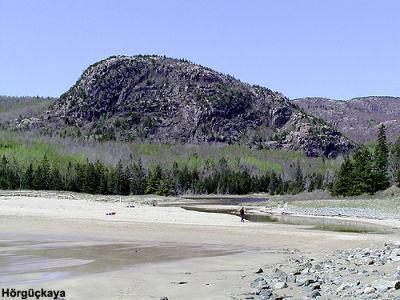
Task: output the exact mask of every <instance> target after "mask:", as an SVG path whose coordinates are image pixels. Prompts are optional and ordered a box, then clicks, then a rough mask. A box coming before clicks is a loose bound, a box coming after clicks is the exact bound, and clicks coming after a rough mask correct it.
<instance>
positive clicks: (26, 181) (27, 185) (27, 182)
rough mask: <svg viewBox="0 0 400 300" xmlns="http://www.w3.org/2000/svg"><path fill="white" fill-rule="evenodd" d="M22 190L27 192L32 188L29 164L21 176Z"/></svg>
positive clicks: (31, 172)
mask: <svg viewBox="0 0 400 300" xmlns="http://www.w3.org/2000/svg"><path fill="white" fill-rule="evenodd" d="M22 188H24V189H29V190H30V189H33V188H34V181H33V166H32V164H29V166H28V168H27V169H26V171H25V173H24V174H23V176H22Z"/></svg>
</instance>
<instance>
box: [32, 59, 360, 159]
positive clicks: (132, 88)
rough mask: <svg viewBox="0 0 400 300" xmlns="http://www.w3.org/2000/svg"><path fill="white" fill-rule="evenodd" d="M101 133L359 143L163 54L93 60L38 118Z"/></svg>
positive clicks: (255, 91)
mask: <svg viewBox="0 0 400 300" xmlns="http://www.w3.org/2000/svg"><path fill="white" fill-rule="evenodd" d="M38 124H39V125H40V126H39V127H42V128H43V127H44V128H46V131H47V132H48V131H49V130H53V131H54V130H55V131H58V132H62V131H64V132H65V131H66V130H65V128H73V129H74V130H75V132H78V133H77V134H79V135H83V136H84V137H87V138H95V139H97V140H123V141H150V142H157V143H182V144H208V143H212V144H215V143H216V144H241V145H248V146H251V147H254V146H255V147H261V148H262V147H267V148H278V149H281V148H283V149H292V150H302V151H304V152H305V153H306V154H307V155H308V156H321V155H324V156H326V157H334V156H337V155H338V154H341V153H346V152H348V151H349V150H350V149H352V148H353V144H352V143H351V142H350V141H349V140H348V139H347V138H346V137H344V136H343V135H342V134H341V133H340V132H339V131H337V130H335V129H334V128H332V127H331V126H330V125H328V124H327V123H325V122H324V121H322V120H321V119H318V118H315V117H313V116H311V115H309V114H307V113H305V112H304V111H302V110H301V109H299V107H298V106H297V105H295V104H294V103H293V102H291V101H290V100H289V99H288V98H287V97H285V96H284V95H282V94H281V93H278V92H274V91H271V90H270V89H267V88H264V87H260V86H252V85H249V84H246V83H243V82H241V81H240V80H237V79H235V78H233V77H232V76H229V75H224V74H221V73H219V72H216V71H213V70H211V69H209V68H206V67H203V66H200V65H197V64H193V63H191V62H188V61H186V60H177V59H172V58H167V57H160V56H141V55H139V56H113V57H109V58H107V59H105V60H102V61H99V62H97V63H95V64H93V65H91V66H89V67H88V68H87V69H86V70H85V71H84V72H83V74H82V75H81V77H80V78H79V80H78V81H77V82H76V84H75V85H74V86H72V87H71V88H70V89H69V90H68V91H67V92H66V93H64V94H63V95H61V96H60V98H59V99H58V100H56V101H55V103H54V105H53V107H52V108H51V109H50V111H48V113H47V114H46V116H45V117H44V118H43V119H42V120H41V121H40V122H35V125H36V126H37V125H38Z"/></svg>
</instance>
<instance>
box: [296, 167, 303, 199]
mask: <svg viewBox="0 0 400 300" xmlns="http://www.w3.org/2000/svg"><path fill="white" fill-rule="evenodd" d="M303 191H304V178H303V172H302V171H301V168H300V163H299V162H297V166H296V174H295V190H294V192H295V193H301V192H303Z"/></svg>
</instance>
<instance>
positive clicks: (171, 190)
mask: <svg viewBox="0 0 400 300" xmlns="http://www.w3.org/2000/svg"><path fill="white" fill-rule="evenodd" d="M325 186H326V183H325V180H324V176H323V175H322V174H319V173H314V174H309V175H305V174H303V172H302V169H301V167H300V165H299V163H297V166H296V168H295V174H294V176H293V178H292V179H286V178H284V177H283V176H282V175H281V174H278V173H276V172H274V171H268V172H265V173H263V174H258V175H253V174H250V172H249V171H247V170H246V169H241V170H234V169H232V168H231V167H229V165H228V161H227V160H226V159H225V158H221V159H220V160H219V161H218V162H217V163H216V164H215V165H206V166H205V167H203V168H201V169H200V170H198V169H193V168H192V169H191V168H189V167H188V166H187V165H183V166H178V164H177V163H176V162H175V163H173V164H172V166H170V167H162V166H161V165H156V166H155V167H152V168H144V167H143V165H142V163H141V162H140V161H138V162H136V163H133V164H132V165H128V166H124V165H123V164H122V162H121V161H120V162H119V163H118V164H117V165H116V166H108V165H105V164H104V163H102V162H100V161H96V162H90V161H89V160H86V161H84V162H69V163H68V164H67V166H62V167H57V164H55V163H54V162H53V163H52V162H51V161H50V160H49V159H48V157H47V156H44V157H43V159H42V161H41V162H40V163H38V164H36V165H34V164H32V163H29V164H28V165H27V167H25V168H24V167H23V166H22V163H20V162H18V161H17V160H16V159H15V158H14V159H8V158H7V157H5V156H3V157H2V158H1V159H0V189H32V190H64V191H73V192H82V193H89V194H104V195H108V194H113V195H143V194H157V195H177V194H183V193H193V194H211V193H213V194H247V193H254V192H265V193H270V194H286V193H290V194H296V193H300V192H302V191H304V190H308V191H312V190H314V189H321V188H324V187H325Z"/></svg>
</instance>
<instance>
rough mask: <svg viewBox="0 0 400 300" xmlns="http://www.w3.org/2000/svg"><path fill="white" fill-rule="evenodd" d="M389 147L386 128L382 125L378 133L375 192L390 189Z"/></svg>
mask: <svg viewBox="0 0 400 300" xmlns="http://www.w3.org/2000/svg"><path fill="white" fill-rule="evenodd" d="M388 160H389V147H388V143H387V138H386V127H385V125H383V124H382V125H381V126H380V128H379V132H378V141H377V145H376V147H375V153H374V174H373V175H374V182H375V189H374V190H375V191H379V190H384V189H386V188H388V187H389V185H390V183H389V176H388Z"/></svg>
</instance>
